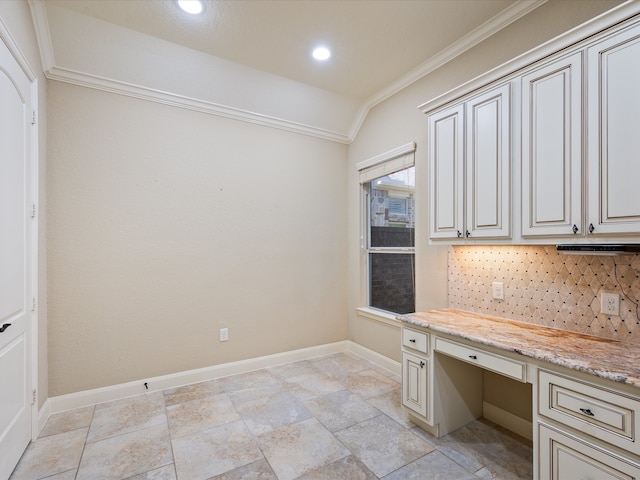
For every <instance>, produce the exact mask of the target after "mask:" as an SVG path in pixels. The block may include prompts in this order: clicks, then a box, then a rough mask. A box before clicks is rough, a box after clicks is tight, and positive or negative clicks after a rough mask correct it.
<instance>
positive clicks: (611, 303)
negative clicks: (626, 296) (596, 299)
mask: <svg viewBox="0 0 640 480" xmlns="http://www.w3.org/2000/svg"><path fill="white" fill-rule="evenodd" d="M600 312H601V313H606V314H607V315H617V316H619V315H620V295H619V294H617V293H605V292H602V294H601V295H600Z"/></svg>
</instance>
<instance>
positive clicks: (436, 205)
mask: <svg viewBox="0 0 640 480" xmlns="http://www.w3.org/2000/svg"><path fill="white" fill-rule="evenodd" d="M510 109H511V89H510V84H508V83H507V84H502V85H499V86H496V87H493V88H491V89H489V90H486V91H484V92H482V93H481V94H479V95H476V96H474V97H471V98H469V99H468V100H467V101H465V102H464V103H458V104H454V105H453V106H450V107H448V108H445V109H443V110H439V111H437V112H435V113H432V114H430V115H429V121H428V124H429V165H430V200H431V202H430V203H431V215H430V236H431V238H433V239H456V238H470V239H474V238H508V237H509V236H510V235H511V228H510V226H511V222H510V220H511V200H510V195H511V181H510V179H511V169H510V161H511V135H510V132H511V121H510V118H511V117H510Z"/></svg>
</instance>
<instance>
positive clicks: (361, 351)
mask: <svg viewBox="0 0 640 480" xmlns="http://www.w3.org/2000/svg"><path fill="white" fill-rule="evenodd" d="M348 344H349V345H348V346H349V351H350V352H353V353H355V354H356V355H359V356H361V357H362V358H365V359H367V360H369V361H370V362H373V363H375V364H376V365H378V366H379V367H382V368H384V369H386V370H389V371H390V372H391V373H393V374H394V375H402V366H401V365H400V362H396V361H395V360H392V359H390V358H389V357H385V356H384V355H382V354H380V353H378V352H375V351H373V350H370V349H368V348H367V347H363V346H362V345H360V344H359V343H355V342H351V341H349V342H348Z"/></svg>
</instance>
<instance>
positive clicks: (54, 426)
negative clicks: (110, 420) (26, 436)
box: [39, 405, 95, 438]
mask: <svg viewBox="0 0 640 480" xmlns="http://www.w3.org/2000/svg"><path fill="white" fill-rule="evenodd" d="M94 408H95V406H93V405H92V406H90V407H84V408H76V409H74V410H69V411H67V412H60V413H55V414H53V415H51V416H50V417H49V419H48V420H47V423H46V424H45V426H44V428H43V429H42V431H41V432H40V435H39V438H42V437H47V436H49V435H55V434H57V433H63V432H69V431H71V430H75V429H76V428H83V427H88V426H89V425H90V424H91V419H92V418H93V410H94Z"/></svg>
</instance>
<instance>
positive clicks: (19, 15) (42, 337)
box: [0, 0, 49, 407]
mask: <svg viewBox="0 0 640 480" xmlns="http://www.w3.org/2000/svg"><path fill="white" fill-rule="evenodd" d="M0 20H1V21H2V23H3V24H4V25H5V27H6V28H7V30H8V31H9V34H10V35H11V37H12V38H13V40H14V41H15V42H16V44H17V45H18V47H19V49H20V51H21V52H22V54H23V55H24V57H25V59H26V61H27V63H28V64H29V67H30V68H31V70H32V72H33V73H34V74H35V75H36V76H37V77H38V79H37V82H38V115H39V121H38V141H39V147H38V148H39V155H38V157H39V161H38V168H39V174H38V177H39V178H38V197H39V214H38V228H39V230H38V259H39V260H38V263H39V265H38V268H39V278H38V299H37V305H38V309H37V314H38V332H37V336H38V338H37V343H38V352H37V356H38V366H37V370H38V403H39V405H38V406H39V407H42V405H43V404H44V402H45V400H46V399H47V398H48V396H47V392H48V388H49V387H48V367H47V364H48V353H47V282H46V278H47V262H46V255H47V244H46V228H45V226H46V181H45V177H46V166H47V165H46V150H47V120H46V117H47V95H46V79H45V77H44V74H43V72H42V65H41V62H40V53H39V51H38V43H37V40H36V35H35V31H34V28H33V22H32V20H31V12H30V11H29V4H28V3H27V2H26V1H23V0H3V1H1V2H0Z"/></svg>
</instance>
